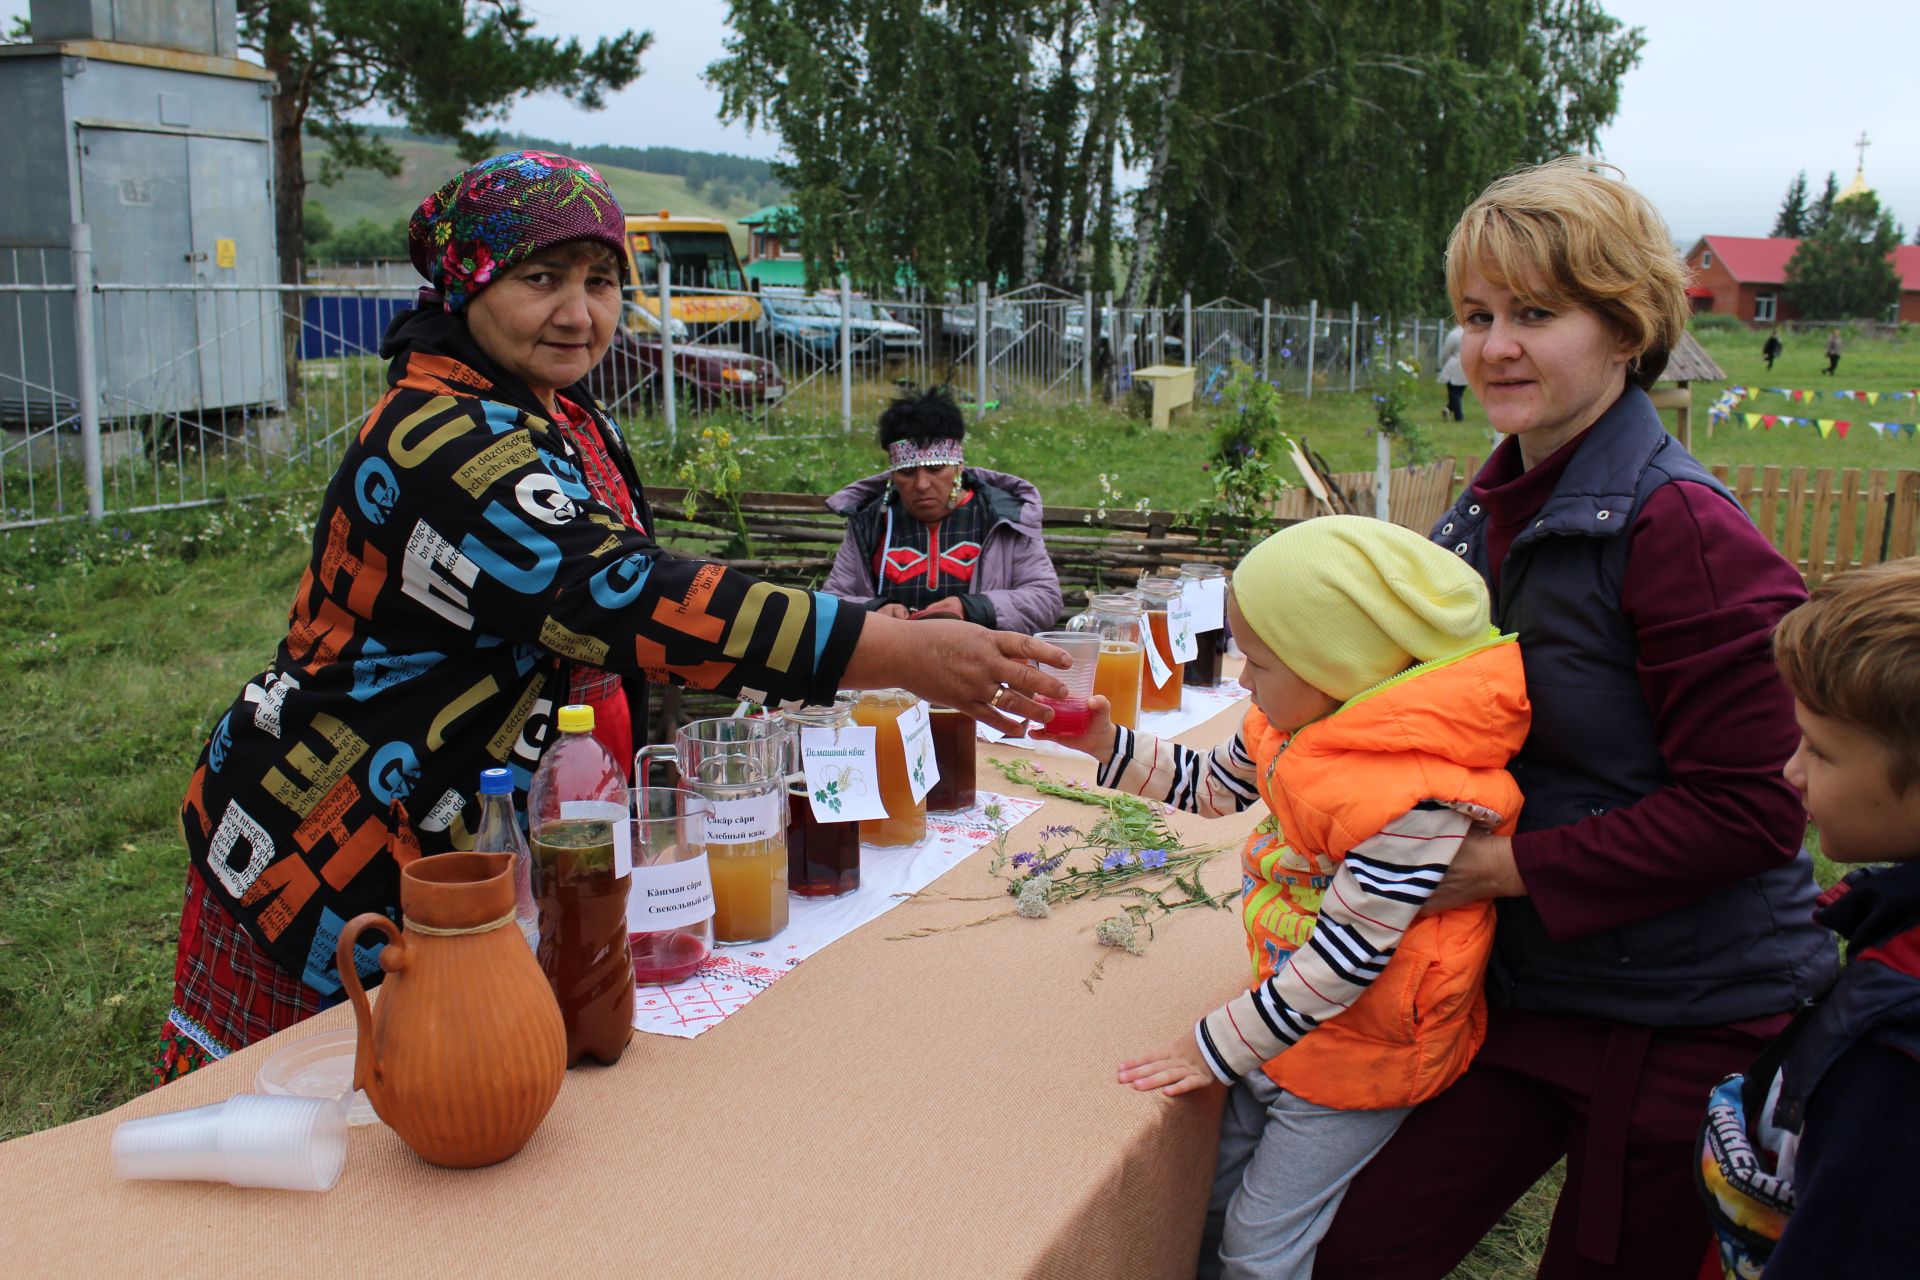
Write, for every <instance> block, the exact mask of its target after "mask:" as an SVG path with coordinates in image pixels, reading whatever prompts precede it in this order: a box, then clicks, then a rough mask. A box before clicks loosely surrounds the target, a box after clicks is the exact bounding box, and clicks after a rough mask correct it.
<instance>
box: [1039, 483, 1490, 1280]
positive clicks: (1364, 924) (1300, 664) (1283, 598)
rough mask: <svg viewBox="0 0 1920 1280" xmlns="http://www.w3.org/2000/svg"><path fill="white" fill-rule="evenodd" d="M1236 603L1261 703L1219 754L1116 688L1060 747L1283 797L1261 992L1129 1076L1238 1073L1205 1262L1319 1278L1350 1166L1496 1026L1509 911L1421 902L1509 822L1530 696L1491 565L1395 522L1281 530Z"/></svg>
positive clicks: (1243, 1271)
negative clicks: (1145, 722) (1494, 996)
mask: <svg viewBox="0 0 1920 1280" xmlns="http://www.w3.org/2000/svg"><path fill="white" fill-rule="evenodd" d="M1227 618H1228V622H1229V624H1230V625H1231V626H1232V628H1233V633H1234V635H1235V637H1236V638H1237V639H1238V640H1239V642H1240V646H1241V648H1242V649H1243V650H1244V651H1245V653H1246V668H1245V670H1244V671H1243V672H1242V673H1241V677H1240V679H1241V683H1242V684H1244V685H1246V687H1247V689H1248V690H1249V691H1250V692H1251V693H1252V694H1253V703H1254V706H1253V708H1252V709H1251V710H1249V711H1248V712H1247V715H1246V719H1245V721H1244V723H1243V725H1242V727H1241V729H1240V731H1239V733H1237V734H1236V735H1235V736H1234V737H1233V738H1232V739H1230V740H1229V741H1227V742H1225V743H1222V744H1221V745H1220V746H1218V747H1216V748H1214V750H1213V751H1212V753H1211V754H1209V755H1206V756H1202V755H1200V754H1199V753H1197V752H1193V751H1189V750H1187V749H1185V748H1182V747H1178V746H1175V745H1173V744H1171V743H1163V742H1159V741H1157V740H1155V739H1154V738H1152V737H1150V736H1148V735H1146V734H1141V733H1134V732H1131V731H1129V730H1126V729H1122V728H1118V727H1116V726H1114V725H1113V724H1112V722H1111V720H1109V719H1108V717H1107V715H1106V708H1105V705H1104V702H1103V701H1102V700H1099V699H1096V700H1095V703H1094V715H1095V721H1094V725H1093V727H1092V728H1090V729H1089V730H1088V731H1087V733H1085V734H1083V735H1080V736H1078V737H1075V738H1063V739H1057V740H1059V741H1063V742H1065V743H1066V745H1068V746H1072V747H1076V748H1078V749H1080V750H1082V751H1086V752H1088V753H1089V754H1091V755H1094V756H1095V757H1096V758H1099V759H1101V760H1102V761H1103V762H1104V763H1103V764H1102V765H1101V769H1100V774H1099V780H1100V782H1101V784H1102V785H1103V786H1109V787H1113V788H1116V789H1118V790H1122V791H1130V792H1133V793H1134V794H1137V795H1146V796H1151V797H1153V798H1155V799H1160V800H1165V801H1167V802H1168V803H1170V804H1173V805H1175V806H1176V807H1178V808H1181V809H1185V810H1187V811H1189V812H1197V813H1203V814H1212V815H1218V814H1227V813H1235V812H1238V811H1240V810H1243V809H1246V808H1248V807H1250V806H1251V805H1253V804H1254V803H1255V802H1256V801H1260V800H1264V801H1265V802H1266V804H1267V807H1268V809H1269V814H1268V816H1267V818H1266V819H1265V820H1264V821H1262V822H1261V823H1260V825H1259V826H1258V827H1256V828H1255V829H1254V831H1253V833H1252V835H1251V836H1249V837H1248V840H1247V844H1246V847H1245V849H1244V851H1243V852H1242V855H1241V862H1242V869H1243V871H1244V873H1245V876H1246V889H1245V893H1244V896H1243V898H1242V900H1241V913H1242V917H1243V920H1244V922H1245V924H1246V928H1247V946H1248V952H1249V956H1250V959H1251V969H1252V974H1253V984H1252V989H1251V990H1249V991H1248V992H1246V993H1245V994H1244V995H1241V996H1238V997H1236V998H1235V999H1233V1000H1232V1001H1230V1002H1229V1003H1227V1004H1226V1005H1223V1006H1221V1007H1220V1008H1218V1009H1216V1010H1214V1011H1213V1012H1212V1013H1210V1014H1208V1015H1207V1016H1206V1017H1205V1018H1202V1019H1201V1020H1200V1022H1199V1023H1198V1025H1197V1026H1196V1027H1195V1028H1194V1030H1193V1034H1192V1035H1191V1036H1190V1037H1186V1038H1183V1039H1182V1040H1181V1042H1180V1043H1178V1044H1177V1045H1175V1046H1174V1047H1173V1048H1172V1049H1170V1050H1168V1051H1167V1052H1165V1053H1161V1054H1157V1055H1153V1056H1151V1057H1147V1058H1142V1059H1138V1060H1135V1061H1131V1062H1127V1063H1123V1064H1122V1065H1121V1070H1120V1081H1121V1082H1122V1083H1124V1084H1130V1085H1132V1086H1133V1087H1134V1088H1136V1089H1159V1090H1161V1091H1162V1092H1163V1093H1166V1094H1168V1095H1177V1094H1181V1093H1186V1092H1189V1091H1191V1090H1195V1089H1200V1088H1203V1087H1205V1086H1208V1085H1211V1084H1213V1083H1214V1082H1215V1081H1218V1082H1219V1083H1222V1084H1226V1085H1230V1086H1231V1087H1232V1091H1231V1093H1230V1095H1229V1098H1228V1103H1227V1109H1226V1115H1225V1117H1224V1119H1223V1121H1222V1127H1221V1145H1220V1160H1219V1165H1218V1169H1217V1172H1216V1174H1215V1180H1214V1193H1213V1199H1212V1203H1211V1206H1210V1210H1209V1216H1208V1227H1209V1231H1208V1236H1207V1242H1206V1244H1205V1245H1204V1246H1203V1256H1202V1259H1201V1267H1200V1271H1201V1274H1202V1275H1215V1274H1225V1275H1230V1276H1249V1277H1251V1276H1258V1277H1262V1278H1263V1280H1272V1278H1274V1277H1282V1276H1302V1277H1304V1276H1307V1275H1309V1274H1310V1273H1311V1271H1312V1267H1313V1254H1314V1250H1315V1248H1316V1246H1317V1245H1318V1243H1319V1240H1320V1238H1321V1237H1322V1236H1323V1235H1324V1234H1325V1231H1326V1228H1327V1226H1328V1224H1330V1223H1331V1222H1332V1220H1333V1214H1334V1211H1335V1210H1336V1209H1337V1208H1338V1207H1339V1203H1340V1197H1341V1196H1342V1195H1343V1194H1344V1193H1345V1190H1346V1187H1347V1185H1348V1183H1349V1182H1351V1180H1352V1178H1353V1176H1354V1175H1355V1174H1356V1173H1358V1172H1359V1170H1360V1169H1361V1168H1362V1167H1363V1166H1364V1165H1365V1164H1366V1162H1367V1161H1368V1160H1369V1159H1371V1158H1372V1157H1373V1155H1374V1154H1375V1153H1376V1152H1377V1151H1378V1150H1379V1149H1380V1148H1381V1146H1383V1145H1384V1144H1385V1143H1386V1141H1387V1139H1388V1138H1389V1137H1391V1136H1392V1134H1393V1131H1394V1129H1395V1128H1397V1127H1398V1126H1399V1124H1400V1121H1401V1120H1402V1119H1403V1118H1404V1117H1405V1116H1406V1114H1407V1112H1408V1111H1409V1110H1410V1109H1411V1108H1412V1107H1413V1106H1414V1105H1415V1104H1416V1103H1419V1102H1421V1101H1423V1100H1425V1099H1427V1098H1429V1097H1432V1096H1433V1095H1434V1094H1437V1093H1439V1092H1440V1091H1441V1090H1443V1089H1445V1088H1446V1087H1447V1086H1448V1085H1450V1084H1452V1083H1453V1081H1454V1080H1455V1079H1457V1078H1458V1077H1459V1075H1460V1073H1461V1072H1462V1071H1464V1070H1465V1069H1466V1066H1467V1063H1468V1062H1469V1061H1471V1059H1472V1057H1473V1054H1474V1052H1475V1051H1476V1050H1477V1049H1478V1048H1479V1046H1480V1042H1481V1041H1482V1039H1484V1037H1485V1034H1486V998H1485V996H1484V995H1483V994H1482V991H1481V986H1482V980H1483V978H1484V976H1485V973H1486V966H1487V958H1488V956H1489V954H1490V952H1491V949H1492V944H1493V904H1492V903H1491V902H1477V903H1473V904H1471V905H1468V906H1463V907H1456V908H1454V909H1452V910H1443V911H1439V912H1437V913H1434V914H1427V915H1422V914H1421V909H1422V907H1424V906H1426V905H1427V904H1428V903H1429V902H1430V901H1432V900H1433V895H1434V891H1435V889H1436V887H1437V886H1438V885H1439V883H1440V881H1441V879H1442V877H1443V876H1444V875H1445V874H1446V873H1447V870H1448V868H1449V866H1450V865H1451V864H1452V862H1453V860H1454V857H1455V855H1456V854H1457V853H1458V852H1459V850H1460V848H1461V846H1462V844H1463V842H1464V841H1466V839H1467V837H1468V836H1469V833H1470V832H1471V831H1472V830H1473V829H1474V828H1475V827H1482V828H1491V829H1493V830H1495V831H1497V832H1510V831H1511V830H1513V827H1514V824H1515V820H1516V819H1517V817H1518V815H1519V811H1520V791H1519V788H1518V787H1517V786H1516V785H1515V783H1514V781H1513V778H1512V776H1511V775H1510V774H1509V773H1508V772H1507V770H1506V764H1507V761H1508V760H1509V759H1510V758H1511V757H1512V756H1513V754H1514V753H1515V752H1517V751H1518V750H1519V748H1520V744H1521V743H1522V742H1523V741H1524V740H1525V738H1526V735H1527V728H1528V708H1527V699H1526V687H1525V685H1526V682H1525V677H1524V675H1523V673H1522V670H1521V666H1520V653H1519V647H1518V645H1517V644H1516V643H1515V640H1514V637H1512V636H1502V635H1500V634H1498V633H1497V632H1496V631H1495V630H1494V628H1493V627H1492V625H1491V623H1490V621H1489V613H1488V600H1487V591H1486V587H1485V586H1484V584H1483V583H1482V582H1481V580H1480V577H1479V575H1478V574H1476V573H1475V572H1474V571H1473V570H1472V569H1471V568H1470V567H1469V566H1468V565H1466V564H1465V563H1464V562H1462V561H1461V560H1459V559H1458V558H1457V557H1455V556H1453V555H1451V554H1449V553H1448V552H1446V551H1445V550H1443V549H1442V548H1440V547H1438V546H1435V545H1434V544H1432V543H1430V542H1428V541H1427V540H1426V539H1424V538H1421V537H1420V536H1419V535H1417V534H1414V533H1411V532H1409V531H1408V530H1405V529H1401V528H1399V527H1397V526H1395V525H1391V524H1388V523H1386V522H1384V521H1379V520H1369V519H1365V518H1363V517H1359V516H1328V517H1321V518H1319V519H1315V520H1309V521H1307V522H1305V523H1303V524H1299V525H1295V526H1293V527H1291V528H1288V529H1285V530H1282V531H1281V532H1279V533H1277V534H1274V535H1273V536H1272V537H1270V538H1268V539H1267V540H1266V541H1264V542H1262V543H1261V544H1260V545H1259V546H1258V547H1255V548H1254V549H1253V551H1252V552H1250V553H1249V554H1248V555H1247V557H1246V558H1245V559H1244V560H1243V561H1242V562H1241V563H1240V566H1239V567H1238V568H1237V569H1236V570H1235V571H1234V575H1233V585H1232V591H1231V594H1230V595H1229V597H1228V602H1227ZM1215 1244H1217V1245H1218V1250H1217V1253H1216V1251H1215V1248H1214V1245H1215Z"/></svg>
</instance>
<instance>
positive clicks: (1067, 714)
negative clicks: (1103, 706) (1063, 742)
mask: <svg viewBox="0 0 1920 1280" xmlns="http://www.w3.org/2000/svg"><path fill="white" fill-rule="evenodd" d="M1040 701H1041V702H1042V703H1044V704H1046V705H1047V706H1048V707H1050V708H1052V709H1053V719H1052V720H1051V721H1049V722H1048V724H1047V732H1048V733H1053V734H1058V735H1060V736H1061V737H1063V738H1077V737H1079V736H1080V735H1081V734H1083V733H1085V732H1086V731H1087V730H1088V729H1089V728H1091V727H1092V725H1093V710H1092V708H1090V707H1089V706H1087V700H1086V699H1085V698H1066V699H1063V700H1056V699H1053V698H1042V699H1040Z"/></svg>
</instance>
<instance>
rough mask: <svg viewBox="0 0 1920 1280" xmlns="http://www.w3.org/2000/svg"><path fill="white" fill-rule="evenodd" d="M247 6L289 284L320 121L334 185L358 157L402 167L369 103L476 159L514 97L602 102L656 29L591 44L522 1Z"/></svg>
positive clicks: (324, 165)
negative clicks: (369, 117)
mask: <svg viewBox="0 0 1920 1280" xmlns="http://www.w3.org/2000/svg"><path fill="white" fill-rule="evenodd" d="M238 10H239V18H240V43H241V44H242V45H243V46H244V47H245V48H247V49H249V50H251V51H253V52H256V53H258V54H259V55H260V58H261V61H262V62H263V63H265V65H266V68H267V70H269V71H271V72H273V73H274V77H275V79H276V81H277V82H278V87H279V92H278V93H276V94H275V95H274V98H273V140H274V147H273V150H274V171H275V173H276V174H277V175H278V179H279V180H278V181H277V182H275V183H274V188H273V194H274V222H275V226H276V229H277V232H278V238H279V244H280V278H281V279H282V280H283V281H285V282H287V283H289V284H296V283H298V282H299V272H300V254H301V251H302V249H303V248H304V246H305V243H306V235H305V230H304V227H303V221H304V218H303V215H304V213H305V209H306V190H307V177H306V171H305V168H304V163H305V142H306V135H307V134H308V133H311V134H313V135H314V136H315V137H317V138H318V139H320V140H321V141H323V142H325V143H326V144H327V152H326V154H325V156H324V157H322V159H321V162H320V175H319V176H320V183H321V185H323V186H325V185H329V184H331V183H332V182H333V181H334V180H336V179H337V178H338V177H340V176H341V175H342V174H343V173H345V172H346V171H347V170H349V169H354V168H373V169H378V170H380V171H381V172H383V173H386V174H388V175H389V176H392V175H395V174H398V173H399V172H400V157H399V154H398V153H397V152H395V151H394V150H393V148H392V147H390V146H388V145H387V142H386V140H385V139H384V138H381V137H378V136H374V135H371V134H369V133H368V132H367V129H366V126H364V125H362V124H359V123H357V122H355V120H354V119H353V117H354V116H355V115H357V114H359V113H361V112H363V111H365V110H366V109H367V108H368V107H375V106H378V107H384V108H386V109H387V110H389V111H392V112H393V113H394V114H396V115H399V116H401V117H403V118H404V119H405V120H406V122H407V124H408V125H409V126H410V127H412V128H414V129H416V130H419V131H421V132H423V133H428V134H433V135H436V136H439V137H447V138H453V139H455V140H456V141H457V142H458V143H459V144H460V154H461V156H462V157H463V158H465V159H468V160H478V159H480V158H481V157H482V156H484V155H486V154H487V152H488V150H489V149H490V148H491V147H492V145H493V138H492V135H491V134H489V133H486V132H478V131H476V127H477V126H480V125H482V124H484V123H485V122H486V121H487V120H490V119H495V118H498V117H499V116H500V115H501V114H502V113H503V112H504V111H505V109H506V107H507V104H508V103H510V102H512V101H513V100H514V99H516V98H519V97H522V96H524V95H526V94H530V93H538V92H542V91H546V90H553V91H557V92H559V93H560V94H562V95H564V96H565V97H566V98H568V99H569V100H571V101H573V102H575V103H578V104H579V105H580V106H582V107H585V108H587V109H588V110H596V109H598V108H599V107H600V106H601V105H602V104H603V103H604V102H605V99H606V95H607V94H608V93H609V92H611V91H614V90H618V89H621V88H624V87H625V86H626V85H628V84H629V83H631V82H632V81H633V80H634V78H635V77H637V76H638V75H639V74H640V55H641V54H642V53H645V52H646V50H647V46H648V45H649V44H650V43H651V42H652V40H653V37H652V35H651V34H650V33H648V32H645V31H622V32H620V33H619V34H617V35H613V36H609V37H604V38H602V39H601V40H600V41H598V42H597V43H596V44H594V46H593V47H592V48H590V49H588V48H582V47H581V44H580V42H579V41H578V40H559V39H555V38H553V37H549V36H538V35H535V34H534V33H533V19H532V18H530V17H528V16H527V14H526V11H525V10H524V8H523V7H522V6H521V4H520V2H519V0H459V2H458V3H455V2H454V0H434V2H433V3H405V4H395V3H392V0H239V5H238ZM448 176H449V177H451V176H452V175H450V174H449V175H448ZM421 194H422V195H425V194H426V193H425V192H424V191H423V192H421Z"/></svg>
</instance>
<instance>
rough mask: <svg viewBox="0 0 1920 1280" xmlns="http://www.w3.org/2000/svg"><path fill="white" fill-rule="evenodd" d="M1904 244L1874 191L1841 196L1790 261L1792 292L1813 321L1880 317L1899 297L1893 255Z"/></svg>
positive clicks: (1796, 301) (1801, 311)
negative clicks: (1844, 197) (1840, 199)
mask: <svg viewBox="0 0 1920 1280" xmlns="http://www.w3.org/2000/svg"><path fill="white" fill-rule="evenodd" d="M1899 243H1900V230H1899V228H1898V227H1896V226H1894V223H1893V215H1892V214H1890V213H1888V212H1886V211H1885V210H1883V209H1882V208H1881V207H1880V201H1879V199H1878V198H1877V197H1875V196H1874V194H1873V193H1872V192H1871V191H1868V192H1863V193H1861V194H1860V195H1857V196H1852V197H1849V198H1848V199H1846V200H1842V201H1840V202H1839V203H1837V204H1835V205H1834V207H1833V213H1832V216H1830V217H1829V218H1828V219H1827V221H1826V225H1825V226H1823V227H1821V228H1820V229H1819V230H1818V231H1815V232H1814V233H1813V234H1812V235H1810V236H1808V237H1807V238H1806V239H1804V240H1802V241H1801V242H1800V247H1799V248H1798V249H1795V250H1794V251H1793V257H1792V258H1790V259H1789V260H1788V261H1787V280H1786V285H1787V294H1788V296H1789V297H1791V298H1792V299H1793V303H1794V305H1795V306H1797V307H1798V308H1800V313H1801V314H1802V315H1804V316H1806V317H1807V318H1808V319H1809V320H1853V319H1861V318H1866V319H1874V320H1878V319H1880V318H1882V317H1883V316H1884V315H1885V314H1886V311H1887V308H1889V307H1891V306H1892V305H1893V304H1894V303H1896V302H1898V301H1899V300H1900V275H1899V273H1898V272H1896V271H1895V270H1894V269H1893V262H1892V261H1891V260H1890V258H1889V257H1888V255H1889V254H1891V253H1892V252H1893V249H1894V247H1895V246H1896V245H1898V244H1899Z"/></svg>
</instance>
